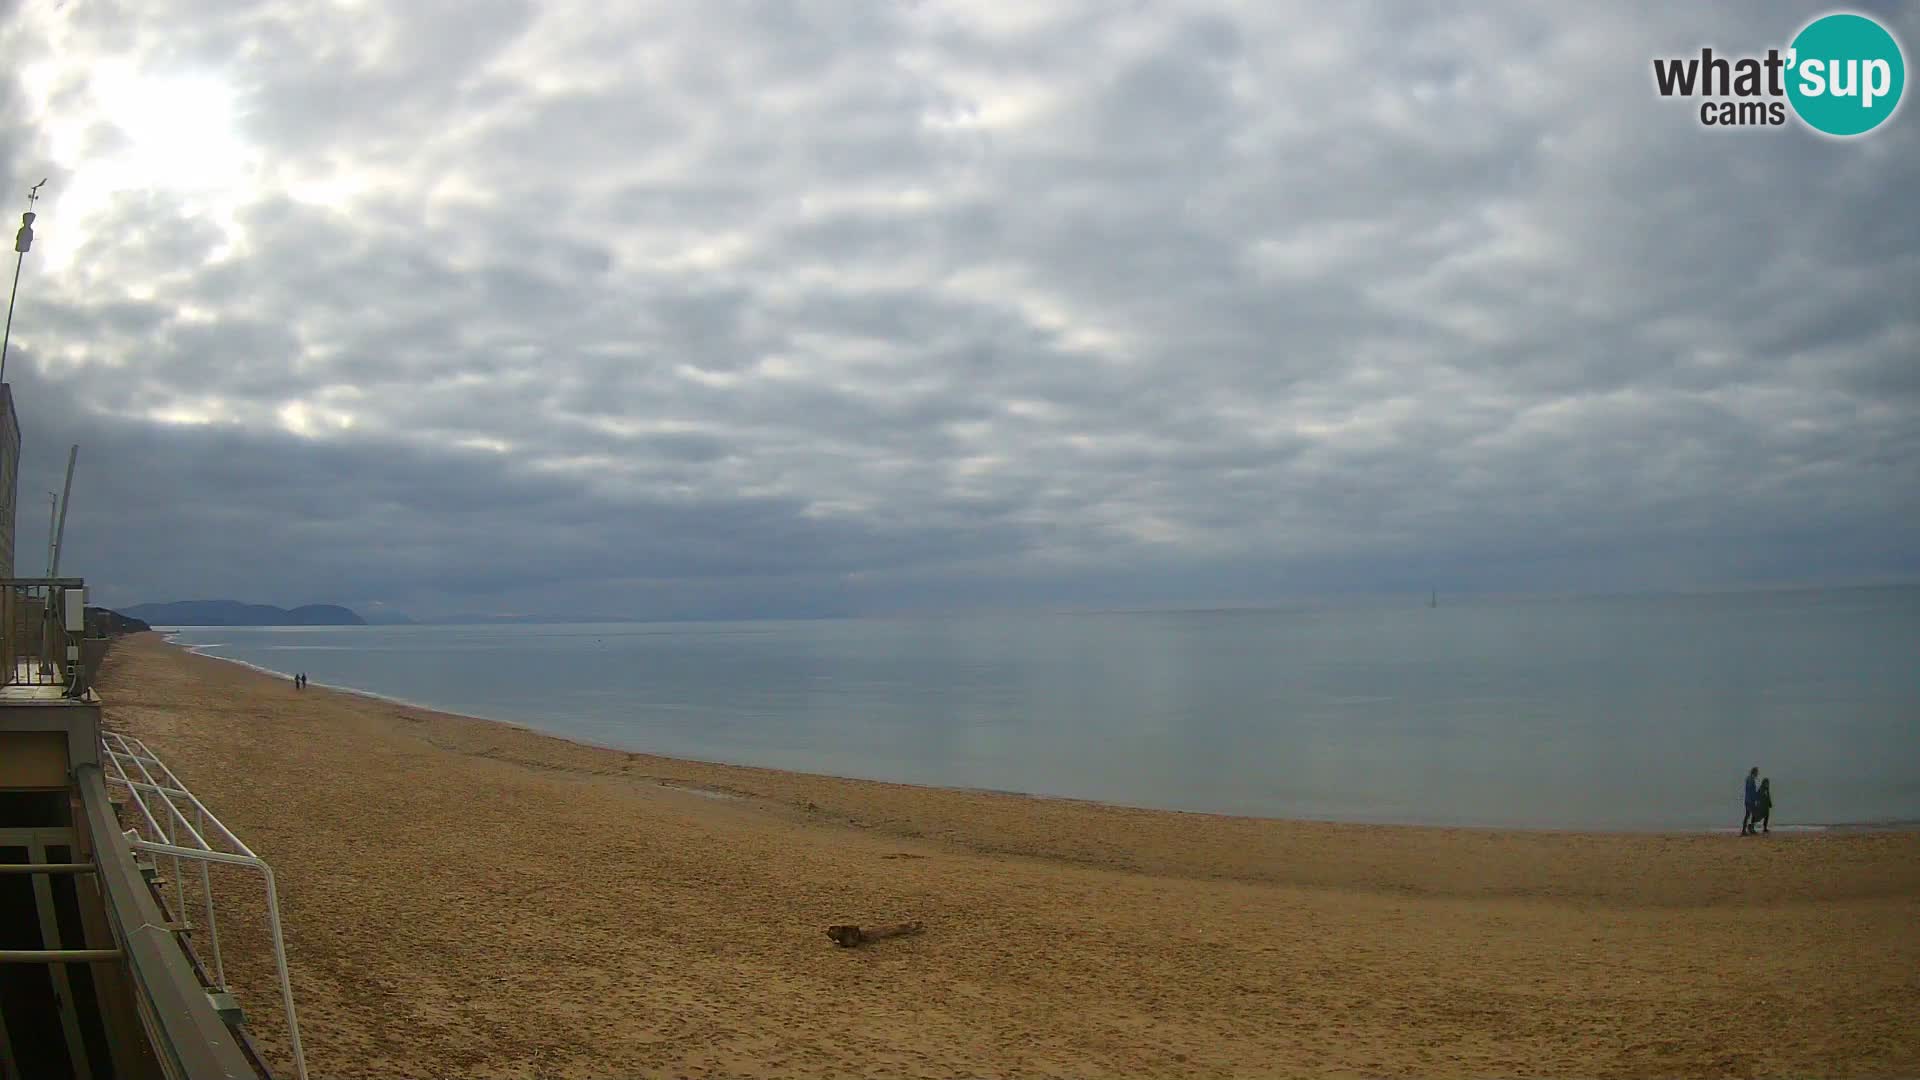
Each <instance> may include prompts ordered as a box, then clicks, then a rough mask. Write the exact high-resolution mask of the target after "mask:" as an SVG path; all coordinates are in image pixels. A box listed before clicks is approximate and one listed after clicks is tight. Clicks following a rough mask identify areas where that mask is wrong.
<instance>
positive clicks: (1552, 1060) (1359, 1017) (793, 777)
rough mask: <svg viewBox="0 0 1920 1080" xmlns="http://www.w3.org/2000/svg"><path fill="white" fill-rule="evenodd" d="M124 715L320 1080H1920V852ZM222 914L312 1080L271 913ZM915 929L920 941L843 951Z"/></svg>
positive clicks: (160, 685)
mask: <svg viewBox="0 0 1920 1080" xmlns="http://www.w3.org/2000/svg"><path fill="white" fill-rule="evenodd" d="M222 659H224V658H222ZM97 685H98V686H99V689H100V694H101V698H102V700H103V710H104V714H105V717H106V721H107V724H108V726H109V728H110V729H112V730H118V731H122V732H125V733H127V734H131V735H136V736H138V737H140V738H142V739H143V740H145V741H146V742H147V744H148V745H149V746H150V747H151V748H152V749H153V750H154V751H155V752H156V753H157V754H159V755H160V756H161V757H162V758H163V759H164V760H165V761H166V762H167V764H168V765H169V766H170V767H171V768H172V769H173V770H174V771H175V772H176V773H177V774H178V775H179V776H180V777H181V778H182V779H183V780H184V781H185V782H186V783H187V784H188V786H189V787H190V788H192V790H193V791H194V793H195V794H196V795H198V796H199V797H200V798H201V799H202V800H203V801H205V802H206V804H207V805H208V806H209V807H210V808H211V809H213V811H214V812H215V813H217V814H218V815H219V816H220V818H221V819H222V821H224V822H225V823H226V824H227V825H228V826H229V827H231V828H232V829H234V831H235V832H236V833H238V834H239V835H240V836H241V837H242V838H243V839H245V840H246V841H247V843H248V844H249V846H251V847H253V848H254V850H256V851H258V852H259V853H260V855H261V856H262V857H263V858H264V859H266V860H267V861H268V862H269V864H270V865H272V867H273V870H274V874H275V877H276V879H277V881H278V882H279V885H280V895H281V903H282V913H283V917H284V919H285V920H286V934H287V947H288V956H289V962H290V965H291V969H292V974H293V980H294V992H295V995H296V999H297V1001H298V1005H299V1009H300V1016H301V1034H302V1041H303V1043H304V1044H305V1046H306V1049H307V1054H308V1059H309V1067H310V1069H311V1070H312V1072H313V1075H316V1076H327V1077H333V1078H340V1080H359V1078H365V1080H373V1078H376V1077H377V1078H386V1077H393V1076H460V1077H463V1078H472V1080H510V1078H511V1080H521V1078H530V1077H539V1078H542V1080H545V1078H548V1077H570V1078H576V1080H597V1078H604V1077H609V1076H629V1075H674V1076H687V1077H742V1078H767V1080H771V1078H774V1077H790V1076H792V1077H829V1076H832V1077H838V1076H875V1077H877V1076H900V1077H916V1078H925V1080H934V1078H937V1077H951V1076H960V1075H977V1076H1010V1075H1019V1076H1043V1077H1062V1078H1065V1077H1108V1076H1111V1077H1131V1076H1140V1075H1151V1076H1161V1075H1200V1076H1218V1077H1245V1076H1264V1075H1344V1076H1354V1075H1365V1076H1438V1077H1469V1076H1485V1075H1529V1076H1565V1077H1576V1076H1596V1075H1634V1076H1646V1075H1660V1076H1724V1075H1743V1076H1782V1077H1785V1076H1804V1075H1822V1076H1888V1075H1915V1074H1920V1030H1916V1029H1915V1028H1914V1027H1913V1025H1912V1023H1911V1018H1912V1016H1913V1015H1915V1014H1916V1013H1920V983H1915V982H1914V980H1913V978H1912V972H1913V971H1915V970H1920V933H1916V932H1915V929H1914V927H1915V926H1916V925H1920V922H1917V921H1916V920H1920V834H1913V833H1873V834H1845V835H1835V834H1829V835H1827V836H1825V837H1823V838H1822V839H1821V840H1820V841H1819V842H1810V841H1809V840H1808V839H1807V838H1806V837H1804V836H1803V837H1794V836H1782V837H1780V838H1778V842H1776V843H1751V844H1743V843H1733V842H1730V841H1729V840H1728V839H1723V838H1721V837H1719V836H1714V835H1709V834H1691V833H1689V834H1667V835H1660V834H1579V833H1543V832H1522V831H1492V830H1473V829H1461V828H1405V827H1395V826H1379V825H1350V824H1332V823H1314V822H1301V821H1279V820H1271V819H1254V818H1231V817H1220V816H1211V815H1201V814H1185V813H1170V812H1162V811H1153V810H1138V809H1129V808H1125V807H1117V806H1111V805H1107V804H1098V803H1082V802H1072V801H1065V800H1046V799H1030V798H1024V797H1009V796H1006V795H988V794H982V793H977V792H966V791H958V790H948V789H936V788H919V787H913V786H910V785H900V784H887V783H881V782H875V781H860V780H843V779H833V778H828V777H821V776H817V775H809V774H800V773H785V772H780V771H778V770H769V769H757V768H752V767H733V766H721V765H708V764H701V763H697V762H688V761H684V760H680V759H670V758H661V757H654V756H650V755H646V754H640V753H636V752H630V751H618V750H607V749H596V748H593V747H590V746H586V745H583V744H580V743H577V742H573V741H569V740H566V739H564V738H561V737H559V736H554V735H548V734H546V733H543V732H539V731H535V730H533V729H529V728H524V727H519V726H515V725H511V724H505V723H498V722H494V721H488V720H480V719H474V718H469V717H461V716H456V715H452V714H444V713H438V712H434V711H432V710H426V709H417V708H412V707H409V706H402V705H396V704H393V703H390V702H386V701H382V700H379V699H374V698H369V697H364V696H361V695H357V694H353V693H347V692H342V691H332V690H321V689H319V688H318V687H316V688H315V691H314V692H313V693H305V694H300V693H295V692H294V691H292V690H291V689H290V688H289V687H288V686H287V684H286V682H285V680H284V679H281V678H278V677H275V676H269V675H265V674H263V673H260V672H258V671H254V670H250V669H248V668H246V667H243V666H240V665H238V664H234V663H220V662H216V658H215V657H212V656H209V655H206V654H203V653H196V652H190V651H188V650H186V649H185V648H182V647H179V646H177V645H173V644H170V643H166V642H163V641H160V640H159V635H157V634H154V635H144V636H139V637H133V638H123V639H120V640H119V641H118V642H116V644H115V645H114V646H113V648H112V649H111V650H110V651H109V653H108V656H107V659H106V661H105V664H104V666H103V668H102V671H101V674H100V678H99V681H98V683H97ZM215 891H216V893H220V894H221V908H220V927H221V933H222V946H223V956H224V957H225V959H226V965H227V971H228V975H229V978H230V980H231V981H232V983H233V984H234V987H235V992H236V993H237V994H238V995H239V996H240V999H241V1001H242V1003H243V1005H244V1006H245V1007H246V1008H247V1010H248V1014H249V1017H250V1018H251V1019H252V1022H253V1025H254V1033H255V1035H256V1036H257V1037H258V1039H259V1041H260V1043H261V1045H262V1046H263V1048H264V1049H265V1051H266V1052H267V1054H268V1056H269V1058H270V1059H272V1060H275V1062H276V1064H278V1065H279V1066H280V1067H282V1068H285V1066H286V1064H287V1059H286V1058H285V1038H284V1034H283V1029H282V1028H281V1027H280V1026H279V1016H280V1013H279V1010H278V1006H277V991H276V990H275V987H274V982H273V974H272V968H271V963H270V961H269V960H268V959H267V957H268V955H269V954H268V952H267V950H266V942H265V934H264V928H263V925H262V923H263V920H262V919H261V918H260V899H259V894H258V884H257V882H256V881H252V880H245V881H243V880H240V879H239V876H238V875H235V876H234V880H233V881H232V882H231V883H230V888H229V885H228V884H224V883H222V882H216V888H215ZM903 920H915V921H924V923H925V926H926V932H925V933H924V934H921V935H917V936H915V937H911V938H903V939H899V940H897V941H888V942H881V943H879V944H877V945H872V946H868V947H865V948H860V949H837V948H835V947H833V945H832V944H831V943H830V942H829V941H828V940H827V939H826V937H825V936H824V935H823V933H822V931H823V928H825V927H827V926H830V925H834V924H839V923H855V924H880V923H890V922H897V921H903ZM1756 987H1759V988H1762V989H1761V990H1760V991H1758V992H1756V990H1755V988H1756ZM1734 1004H1738V1006H1739V1007H1738V1008H1732V1007H1730V1006H1731V1005H1734Z"/></svg>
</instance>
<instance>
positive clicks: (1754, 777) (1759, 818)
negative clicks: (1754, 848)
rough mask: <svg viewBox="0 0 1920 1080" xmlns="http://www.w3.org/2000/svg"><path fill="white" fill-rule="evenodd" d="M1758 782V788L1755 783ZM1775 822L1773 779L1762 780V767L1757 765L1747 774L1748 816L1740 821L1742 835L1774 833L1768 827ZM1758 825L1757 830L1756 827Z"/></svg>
mask: <svg viewBox="0 0 1920 1080" xmlns="http://www.w3.org/2000/svg"><path fill="white" fill-rule="evenodd" d="M1756 781H1758V786H1757V787H1756V786H1755V782H1756ZM1772 821H1773V778H1772V777H1767V778H1766V779H1764V780H1762V779H1761V778H1760V766H1758V765H1755V766H1754V767H1753V768H1752V769H1750V770H1748V772H1747V816H1745V817H1743V818H1741V819H1740V835H1741V836H1752V835H1754V834H1755V833H1756V832H1763V833H1764V832H1772V831H1773V830H1772V829H1771V828H1769V827H1768V826H1769V825H1771V824H1772ZM1756 825H1758V826H1759V828H1758V829H1757V830H1756V829H1755V828H1754V826H1756Z"/></svg>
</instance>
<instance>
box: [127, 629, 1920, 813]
mask: <svg viewBox="0 0 1920 1080" xmlns="http://www.w3.org/2000/svg"><path fill="white" fill-rule="evenodd" d="M179 629H194V628H192V627H187V628H176V627H169V628H166V629H154V630H151V631H148V632H149V633H152V634H154V635H156V636H157V637H158V638H159V640H160V641H161V642H162V643H163V644H165V645H166V646H168V647H170V648H174V649H178V650H180V651H182V652H185V653H187V654H190V655H193V656H202V657H205V658H207V659H209V660H218V661H221V662H223V663H227V664H233V665H236V666H238V667H240V668H243V669H245V670H248V671H252V672H255V673H257V674H261V675H265V676H269V677H273V678H278V679H283V680H291V679H292V678H293V673H292V672H286V671H279V670H277V669H274V668H269V667H265V666H264V665H260V664H255V663H253V662H251V661H247V660H241V659H238V658H237V657H231V656H221V655H219V653H218V652H216V651H214V650H216V649H218V648H219V646H218V645H191V644H185V643H182V642H179V641H176V640H174V637H175V634H176V633H177V632H178V630H179ZM129 636H132V635H129ZM307 685H308V686H309V687H312V688H317V689H320V690H325V691H329V692H332V693H338V694H350V695H353V696H355V697H360V698H365V699H368V700H371V701H378V702H384V703H386V704H391V705H397V706H400V707H403V708H408V709H417V710H421V711H425V712H433V713H438V714H441V715H446V716H457V717H461V718H463V719H466V720H471V721H474V722H476V723H483V724H501V725H504V726H506V727H510V728H514V729H516V730H520V731H525V732H530V733H532V734H536V735H541V736H544V737H547V738H552V739H559V740H561V741H563V742H567V743H571V744H574V745H576V746H580V747H584V748H587V749H591V750H598V751H605V752H607V753H615V754H627V753H638V754H644V755H646V756H648V757H657V758H662V759H665V760H670V761H678V762H682V763H684V764H687V765H690V766H701V767H709V768H722V769H765V770H768V771H772V772H776V773H788V774H791V775H794V776H805V777H815V778H818V779H822V780H839V781H847V782H851V783H868V784H893V785H898V786H901V787H906V788H916V789H924V790H928V791H947V792H954V793H959V794H969V795H987V796H1001V797H1005V798H1012V799H1029V800H1033V801H1036V802H1064V803H1077V804H1084V805H1088V806H1097V807H1110V808H1114V809H1120V810H1133V811H1141V812H1146V813H1155V814H1183V815H1191V816H1195V817H1202V818H1222V819H1227V820H1244V821H1271V822H1282V823H1286V822H1294V823H1304V824H1318V825H1349V826H1365V827H1374V828H1386V829H1441V830H1471V831H1478V832H1493V833H1501V832H1518V833H1529V834H1543V835H1566V836H1616V835H1617V836H1720V835H1738V834H1739V832H1740V829H1739V827H1738V826H1737V825H1724V826H1723V825H1697V826H1688V825H1648V826H1642V827H1623V828H1605V827H1594V826H1551V825H1542V826H1534V825H1484V824H1458V823H1452V822H1425V821H1389V820H1369V819H1362V818H1316V817H1271V816H1266V815H1260V814H1234V813H1227V812H1223V811H1216V810H1188V809H1181V808H1177V807H1167V806H1153V805H1147V804H1141V803H1128V802H1118V801H1114V800H1110V799H1087V798H1081V797H1078V796H1072V795H1052V794H1048V793H1045V792H1036V791H1017V790H1012V789H1008V788H991V787H966V786H960V785H949V784H918V783H914V782H912V781H906V780H891V779H887V778H884V777H873V776H854V775H848V774H843V773H829V772H811V771H803V770H796V769H783V768H779V767H777V766H769V765H752V764H745V763H740V762H730V761H719V760H709V759H705V758H690V757H678V756H675V755H668V754H659V753H656V752H654V751H650V750H641V749H635V748H633V747H626V746H612V745H608V744H605V743H597V742H594V741H592V740H590V739H583V738H580V737H578V736H576V735H571V734H563V733H561V732H557V731H553V730H551V729H548V728H543V727H539V726H536V725H534V724H531V723H528V722H526V721H522V720H510V719H506V718H503V717H497V716H483V715H480V714H478V713H465V712H455V711H452V710H449V709H445V708H442V707H440V706H437V705H432V704H429V703H426V702H421V701H413V700H410V699H407V698H401V697H396V696H393V695H390V694H382V693H379V692H378V691H374V690H365V689H362V688H360V687H354V686H342V685H339V684H336V683H316V682H309V683H308V684H307ZM1774 831H1775V832H1776V833H1781V834H1785V835H1790V836H1808V835H1817V836H1828V835H1835V834H1842V835H1844V834H1852V833H1883V832H1894V833H1903V832H1920V819H1916V820H1912V821H1907V820H1895V821H1858V822H1854V821H1839V822H1792V823H1784V822H1783V823H1781V824H1779V825H1777V826H1776V827H1775V829H1774Z"/></svg>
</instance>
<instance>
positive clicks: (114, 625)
mask: <svg viewBox="0 0 1920 1080" xmlns="http://www.w3.org/2000/svg"><path fill="white" fill-rule="evenodd" d="M96 624H98V626H99V627H100V630H101V631H103V632H104V633H105V634H106V636H108V637H119V636H120V635H121V634H138V633H143V632H145V631H147V630H151V629H153V627H151V626H148V625H147V624H146V623H144V622H141V621H140V620H139V619H130V618H128V617H127V616H125V615H122V614H120V613H119V612H117V611H111V610H109V609H107V608H103V607H90V608H88V609H87V625H88V627H90V628H91V627H93V626H95V625H96Z"/></svg>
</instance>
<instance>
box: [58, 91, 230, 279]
mask: <svg viewBox="0 0 1920 1080" xmlns="http://www.w3.org/2000/svg"><path fill="white" fill-rule="evenodd" d="M22 82H23V84H24V85H26V86H28V87H29V88H32V89H36V90H38V91H40V93H41V100H40V101H39V106H40V111H41V114H42V115H41V121H42V123H43V124H45V126H46V127H47V128H48V129H49V131H50V134H51V138H50V140H49V141H50V143H51V146H50V147H49V149H50V151H51V157H52V159H53V162H54V163H55V164H56V165H57V166H59V167H60V168H61V169H63V170H65V171H66V172H67V173H68V174H69V177H70V179H69V180H68V181H67V183H66V184H65V185H63V187H64V190H62V191H59V192H58V193H57V199H58V202H57V204H56V203H54V202H53V201H51V200H50V201H49V209H52V208H53V207H54V206H56V205H57V207H58V211H59V218H60V222H61V231H62V233H63V234H64V235H63V236H62V237H61V241H60V242H59V243H50V244H48V245H46V249H45V259H44V264H45V269H46V271H47V272H49V273H60V272H62V271H63V270H65V269H66V268H67V267H68V265H69V264H70V263H71V261H72V256H73V253H74V252H75V251H76V250H78V249H79V248H81V247H82V246H84V244H85V241H86V239H87V238H88V236H89V235H90V229H91V224H90V223H91V222H92V221H93V220H94V219H96V218H97V217H98V215H99V214H100V213H101V212H103V211H104V210H105V209H106V208H107V207H108V206H109V205H110V204H111V203H112V202H113V201H114V200H115V199H116V198H117V197H121V196H125V195H129V194H142V193H153V194H158V195H163V196H165V197H167V198H169V199H171V200H176V201H177V202H178V203H179V204H180V205H182V206H187V207H191V208H193V210H194V211H196V212H197V213H198V214H201V215H205V216H206V217H208V218H210V219H211V220H213V221H214V222H216V223H217V224H218V225H219V226H220V227H221V229H222V231H223V232H224V233H225V234H226V237H227V247H226V249H225V250H222V251H216V252H215V256H214V257H215V258H216V259H218V258H221V257H224V256H225V255H227V254H230V253H231V252H232V250H233V248H234V246H235V245H236V244H237V243H238V242H239V240H240V235H239V229H238V226H237V225H235V223H234V216H235V213H236V211H237V210H238V209H239V208H240V207H241V206H243V205H244V204H245V202H246V200H247V199H248V198H249V195H250V192H251V191H252V189H253V185H252V182H251V181H252V178H253V176H254V173H255V172H256V171H257V164H258V163H257V155H255V154H254V153H252V152H251V151H250V150H249V148H248V147H247V144H246V141H245V140H244V139H243V138H242V136H241V131H240V124H239V103H238V99H237V96H236V95H235V93H234V92H233V89H232V88H231V87H230V86H229V85H227V83H226V82H225V81H224V80H223V79H222V78H220V77H219V76H218V75H215V74H211V73H206V72H193V71H176V72H162V71H153V70H146V69H142V68H137V67H135V66H133V65H131V64H128V63H122V62H109V63H103V64H99V65H96V66H93V67H92V68H91V69H90V70H88V71H87V72H86V73H85V74H84V75H79V74H78V73H76V72H74V71H70V70H64V69H63V65H61V64H59V63H57V62H56V63H47V64H40V65H36V66H34V67H33V68H31V69H29V71H28V72H27V76H26V78H24V79H23V80H22ZM75 82H78V83H80V84H81V85H82V86H83V91H82V92H81V93H79V94H77V95H73V96H71V97H69V96H67V95H58V96H57V97H56V95H54V93H53V92H52V88H55V87H60V86H64V85H72V84H73V83H75Z"/></svg>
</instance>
